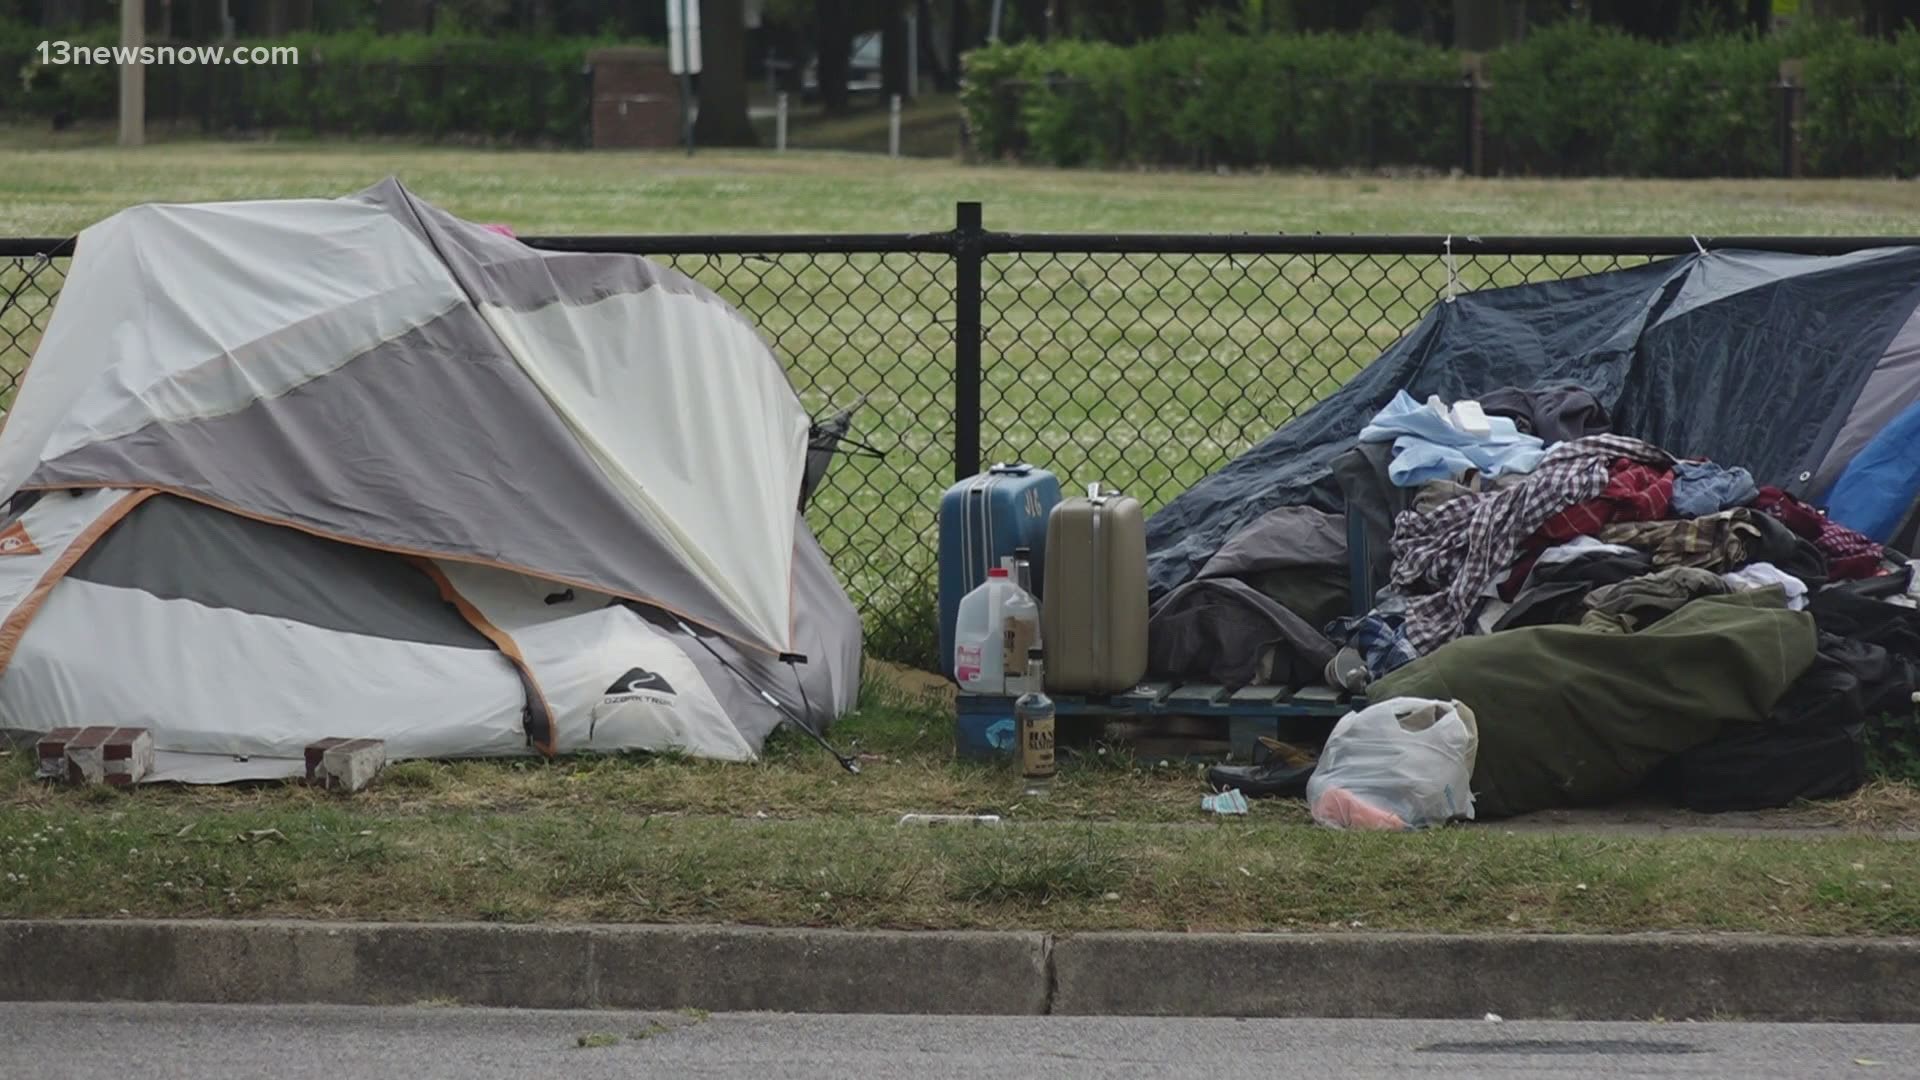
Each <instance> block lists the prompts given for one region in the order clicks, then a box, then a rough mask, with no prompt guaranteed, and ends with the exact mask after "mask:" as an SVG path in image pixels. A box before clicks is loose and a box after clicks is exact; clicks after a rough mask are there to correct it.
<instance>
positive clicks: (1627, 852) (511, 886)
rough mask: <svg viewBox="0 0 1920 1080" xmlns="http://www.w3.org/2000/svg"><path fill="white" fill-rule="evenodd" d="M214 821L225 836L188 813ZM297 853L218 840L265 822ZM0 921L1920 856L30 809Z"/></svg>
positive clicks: (1214, 888)
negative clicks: (192, 824)
mask: <svg viewBox="0 0 1920 1080" xmlns="http://www.w3.org/2000/svg"><path fill="white" fill-rule="evenodd" d="M189 821H201V822H205V823H207V824H209V825H211V829H210V830H209V838H208V839H193V838H182V837H179V836H177V835H176V834H177V833H178V832H179V830H180V827H181V825H182V824H184V823H187V822H189ZM263 825H264V826H269V827H273V828H278V829H280V830H281V831H282V832H284V833H286V835H287V836H288V837H289V842H288V843H286V844H275V845H243V844H237V843H234V842H232V841H230V840H225V839H222V838H223V837H227V836H232V835H237V834H239V833H241V832H243V831H245V830H247V829H250V828H259V827H261V826H263ZM0 867H4V868H5V872H4V873H0V915H3V916H6V917H16V918H40V917H54V916H60V917H111V916H114V915H121V914H125V915H134V916H154V917H208V916H246V917H268V916H295V917H320V918H366V919H497V920H504V921H516V922H521V921H527V922H530V921H604V922H623V921H636V922H649V923H662V922H714V921H727V922H738V923H749V924H758V925H769V926H825V927H848V928H868V927H898V928H924V927H960V928H1011V927H1039V928H1053V929H1062V930H1092V929H1161V930H1182V929H1195V930H1203V929H1204V930H1253V929H1302V930H1306V929H1362V928H1364V929H1376V930H1414V929H1421V930H1440V931H1460V930H1534V931H1621V930H1728V931H1731V930H1745V931H1760V932H1781V933H1784V932H1793V933H1811V934H1904V933H1911V932H1912V928H1913V927H1914V926H1915V925H1920V922H1917V920H1920V888H1916V887H1915V885H1914V882H1916V881H1920V848H1917V847H1916V846H1915V845H1913V844H1910V843H1901V842H1896V841H1889V840H1882V839H1876V838H1870V837H1857V836H1856V837H1836V838H1833V839H1823V840H1798V839H1784V838H1780V839H1776V838H1754V837H1737V838H1736V837H1685V838H1662V837H1634V838H1619V837H1596V836H1587V837H1581V836H1543V835H1525V834H1521V835H1507V834H1505V833H1502V832H1501V831H1499V830H1497V829H1449V830H1443V831H1437V832H1430V833H1425V834H1418V835H1365V834H1363V835H1352V834H1340V833H1334V832H1330V831H1326V830H1319V829H1314V828H1311V827H1305V826H1298V825H1284V824H1273V823H1270V822H1262V821H1260V820H1258V819H1256V820H1254V821H1250V822H1232V823H1222V824H1215V825H1203V826H1188V827H1177V828H1169V827H1164V826H1160V827H1156V826H1151V825H1141V824H1120V823H1109V824H1102V825H1093V826H1089V825H1085V824H1080V825H1072V824H1044V823H1043V824H1032V825H1025V826H1011V827H1008V828H1007V829H1005V830H989V829H977V830H952V831H946V832H941V831H937V830H926V829H912V828H898V827H895V826H893V825H891V824H890V823H888V822H886V821H882V820H874V819H873V818H870V817H856V818H851V819H847V820H822V819H807V820H798V821H767V822H752V821H737V820H726V819H717V818H670V817H662V816H657V815H656V816H648V815H643V814H637V813H630V812H625V811H621V810H617V809H600V808H596V809H591V810H585V811H570V812H559V811H554V810H546V809H543V810H533V811H518V812H515V813H510V814H507V813H487V814H473V813H453V812H447V811H436V812H431V813H426V814H421V815H416V816H411V817H409V818H407V819H405V820H404V821H396V820H394V819H393V818H392V817H391V816H388V815H384V814H381V813H378V812H375V811H371V810H365V809H360V808H357V807H354V808H344V809H341V810H337V811H333V812H326V811H320V810H315V809H313V808H306V807H300V808H291V807H282V808H276V809H271V810H262V811H255V812H249V813H219V814H207V813H205V812H201V811H193V810H189V809H186V808H183V807H178V806H166V805H146V806H141V807H139V808H138V809H137V812H136V811H135V810H133V809H131V808H129V809H119V810H111V809H98V808H71V809H61V810H46V809H34V810H25V811H19V812H15V813H10V814H9V815H7V818H6V820H5V822H4V823H0Z"/></svg>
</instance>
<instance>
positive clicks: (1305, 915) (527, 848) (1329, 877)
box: [0, 680, 1920, 1024]
mask: <svg viewBox="0 0 1920 1080" xmlns="http://www.w3.org/2000/svg"><path fill="white" fill-rule="evenodd" d="M836 735H837V737H838V738H840V739H842V740H844V741H846V742H847V743H849V744H850V745H851V746H853V747H854V748H855V749H856V750H857V751H858V752H859V753H861V754H862V755H863V756H864V757H865V762H864V764H865V768H866V772H865V774H864V775H863V776H860V777H857V778H856V777H849V776H847V775H845V774H844V773H842V772H841V771H840V770H839V768H838V766H837V765H835V764H834V763H833V762H832V761H830V760H829V759H827V758H826V757H825V755H823V754H821V753H820V752H819V751H818V750H817V749H816V748H814V747H812V746H811V745H810V744H807V743H804V742H802V741H800V740H798V739H795V738H790V737H785V736H782V737H779V738H776V739H775V740H774V741H773V743H772V744H771V745H770V747H769V752H768V754H767V756H766V759H765V760H764V761H763V762H761V763H758V764H755V765H750V766H740V765H722V764H714V763H702V762H695V761H687V760H664V759H657V758H646V757H601V758H584V759H572V760H563V761H555V762H539V761H520V762H461V763H455V764H444V763H431V762H411V763H402V764H399V765H396V766H395V767H393V769H391V770H390V771H389V772H388V773H387V774H386V775H385V776H384V777H383V778H382V779H381V780H380V781H379V782H378V783H377V784H376V785H375V786H374V787H373V788H372V789H370V790H368V791H367V792H364V793H362V794H360V795H358V796H355V797H353V798H351V799H342V798H337V797H333V796H330V795H327V794H326V793H323V792H316V791H313V790H311V789H307V788H304V787H292V786H254V787H214V788H185V787H165V786H150V787H142V788H139V789H136V790H133V791H131V792H118V791H115V792H111V793H108V794H102V795H96V794H94V793H93V792H91V791H75V790H73V789H68V788H63V787H56V786H51V785H44V784H41V783H40V782H38V781H35V780H33V779H32V777H31V773H30V763H29V761H28V755H25V754H19V753H15V754H11V755H8V756H6V757H3V758H0V918H46V917H114V916H120V915H129V916H151V917H248V918H253V917H299V918H340V919H428V920H431V919H462V920H482V921H494V922H510V923H525V922H547V921H593V922H647V923H676V922H679V923H697V922H736V923H748V924H757V925H768V926H823V927H847V928H870V927H895V928H909V929H910V928H927V927H959V928H969V927H973V928H1013V927H1038V928H1054V929H1063V930H1092V929H1166V930H1178V929H1211V930H1251V929H1281V930H1285V929H1301V930H1306V929H1315V930H1325V929H1360V928H1365V929H1383V930H1396V929H1397V930H1414V929H1423V930H1443V931H1444V930H1509V929H1510V930H1544V931H1563V930H1564V931H1616V930H1749V931H1760V932H1780V933H1785V932H1794V933H1815V934H1902V933H1910V932H1911V930H1912V927H1913V926H1915V925H1920V922H1916V920H1920V888H1916V887H1915V885H1914V883H1915V882H1920V845H1914V844H1912V843H1905V842H1900V841H1896V840H1891V839H1883V838H1880V837H1876V836H1873V835H1862V834H1858V833H1837V834H1834V835H1832V836H1823V837H1820V838H1815V839H1809V838H1806V837H1803V836H1766V835H1753V834H1748V835H1739V836H1701V835H1679V834H1673V835H1644V836H1642V835H1621V834H1617V833H1616V834H1590V835H1557V834H1545V833H1536V832H1528V831H1519V830H1516V831H1512V832H1509V831H1507V830H1504V829H1502V828H1500V827H1499V826H1498V825H1497V824H1496V825H1489V826H1478V827H1465V828H1455V829H1447V830H1441V831H1436V832H1430V833H1425V834H1419V835H1374V834H1346V833H1335V832H1331V831H1328V830H1324V829H1320V828H1317V827H1314V826H1312V825H1310V824H1308V822H1307V816H1306V813H1305V809H1304V807H1303V806H1302V804H1300V803H1298V802H1276V801H1256V802H1255V803H1254V804H1253V807H1252V813H1251V814H1250V815H1248V817H1246V818H1244V819H1224V820H1208V819H1205V818H1204V817H1203V815H1202V814H1201V813H1200V811H1199V799H1200V794H1201V791H1202V788H1203V785H1202V784H1201V782H1200V778H1199V777H1198V776H1197V775H1196V769H1195V767H1193V766H1167V767H1160V766H1159V765H1158V764H1157V763H1153V762H1147V763H1140V762H1136V761H1134V760H1133V759H1132V758H1131V757H1130V756H1129V755H1128V754H1126V752H1125V751H1124V749H1120V750H1114V751H1112V752H1110V753H1109V754H1107V755H1104V756H1101V755H1091V756H1088V757H1084V758H1081V759H1078V760H1076V761H1073V762H1071V763H1069V764H1068V765H1067V766H1066V767H1065V768H1064V770H1063V771H1062V773H1061V775H1060V777H1059V779H1058V780H1057V781H1056V784H1055V790H1054V792H1053V793H1052V795H1051V796H1050V797H1049V798H1046V799H1041V800H1028V799H1025V798H1024V797H1023V796H1022V787H1021V784H1020V782H1019V779H1018V777H1017V776H1016V775H1015V773H1014V771H1013V770H1012V769H1011V768H1010V767H1007V766H994V765H978V764H970V763H963V762H955V761H953V760H952V756H951V748H950V745H949V736H948V728H947V719H946V716H945V715H944V714H943V713H941V712H939V711H937V707H936V706H935V705H933V704H930V700H929V698H928V697H927V696H925V695H924V694H923V693H922V692H921V690H920V689H918V688H916V687H914V686H911V685H901V684H899V683H890V682H881V681H877V680H876V681H875V682H874V683H872V684H871V685H870V687H869V689H868V692H867V693H866V695H865V701H864V703H863V707H862V708H861V709H860V711H859V712H858V713H856V714H854V715H853V716H852V717H850V718H849V719H848V720H847V721H846V722H845V724H844V726H843V727H842V728H841V729H839V731H838V732H837V733H836ZM395 781H397V782H395ZM907 811H928V812H946V813H981V812H984V813H995V814H999V815H1001V816H1002V817H1003V818H1004V819H1006V821H1007V824H1006V825H1004V826H1003V827H1001V828H998V829H993V828H964V829H941V828H914V827H905V828H903V827H900V826H897V825H896V824H895V821H896V819H897V817H898V815H899V814H901V813H903V812H907ZM1784 816H1785V818H1786V819H1787V820H1788V821H1789V822H1791V823H1795V824H1802V825H1819V824H1836V825H1852V826H1856V827H1863V828H1865V827H1872V828H1887V829H1891V828H1913V827H1915V826H1916V824H1920V796H1916V794H1915V792H1914V790H1913V789H1912V788H1909V787H1906V786H1904V785H1898V784H1889V783H1881V784H1877V785H1874V786H1873V787H1872V788H1870V789H1868V790H1866V791H1863V792H1862V793H1860V794H1859V795H1857V796H1855V797H1854V798H1853V799H1849V800H1843V801H1839V802H1834V803H1826V804H1820V805H1818V806H1815V807H1809V808H1805V809H1802V810H1797V811H1790V812H1786V813H1785V814H1784ZM1704 820H1708V821H1710V820H1711V819H1704ZM1748 824H1749V825H1750V822H1748ZM690 1019H693V1020H696V1021H697V1020H698V1017H691V1018H690ZM662 1022H663V1023H669V1024H671V1023H674V1022H676V1021H675V1019H674V1018H667V1019H666V1020H663V1021H662Z"/></svg>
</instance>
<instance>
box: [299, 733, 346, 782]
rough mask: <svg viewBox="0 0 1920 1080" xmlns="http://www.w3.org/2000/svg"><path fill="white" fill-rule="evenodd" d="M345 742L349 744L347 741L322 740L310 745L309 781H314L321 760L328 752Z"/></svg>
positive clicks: (308, 757) (308, 755)
mask: <svg viewBox="0 0 1920 1080" xmlns="http://www.w3.org/2000/svg"><path fill="white" fill-rule="evenodd" d="M345 742H347V740H346V739H321V740H320V741H319V742H317V743H313V744H311V745H309V746H308V747H307V753H306V758H307V779H309V780H311V779H313V776H314V772H315V771H316V770H318V769H319V768H320V759H321V758H323V757H325V756H326V754H327V751H329V750H331V749H333V748H334V747H336V746H339V745H341V744H343V743H345Z"/></svg>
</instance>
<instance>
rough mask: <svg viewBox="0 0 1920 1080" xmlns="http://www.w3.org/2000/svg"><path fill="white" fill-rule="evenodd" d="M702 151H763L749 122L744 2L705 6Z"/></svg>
mask: <svg viewBox="0 0 1920 1080" xmlns="http://www.w3.org/2000/svg"><path fill="white" fill-rule="evenodd" d="M693 139H694V142H696V143H698V144H699V145H701V146H758V145H760V138H759V136H757V135H755V134H754V133H753V121H752V120H750V119H748V117H747V26H746V22H745V18H744V15H743V13H742V12H741V9H740V0H700V118H699V119H698V120H697V121H695V123H694V128H693Z"/></svg>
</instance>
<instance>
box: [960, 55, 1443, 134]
mask: <svg viewBox="0 0 1920 1080" xmlns="http://www.w3.org/2000/svg"><path fill="white" fill-rule="evenodd" d="M966 72H967V78H966V82H965V85H964V86H963V87H962V90H961V103H962V107H963V108H964V109H965V110H966V113H967V117H968V121H969V129H970V131H971V132H972V136H973V138H974V144H975V146H976V148H977V149H978V150H979V151H980V152H982V153H984V154H986V155H988V156H996V157H997V156H1005V155H1006V154H1008V153H1012V154H1016V155H1019V156H1026V157H1031V158H1033V159H1034V160H1039V161H1046V162H1050V163H1053V164H1059V165H1078V164H1114V163H1117V162H1121V161H1145V162H1156V163H1159V162H1171V163H1180V164H1214V163H1219V164H1230V165H1250V164H1263V163H1282V162H1285V163H1297V164H1304V165H1315V166H1325V167H1332V166H1337V165H1341V164H1347V163H1350V162H1352V161H1354V160H1356V159H1360V158H1365V157H1368V156H1370V151H1371V156H1376V157H1384V156H1393V155H1398V154H1409V155H1412V156H1413V157H1415V158H1423V157H1457V156H1458V148H1459V145H1460V133H1459V131H1458V130H1457V128H1455V129H1453V130H1448V129H1446V128H1445V127H1444V126H1436V125H1433V124H1431V123H1429V122H1428V121H1429V118H1430V116H1431V114H1432V104H1433V102H1435V101H1438V102H1440V103H1441V107H1442V108H1443V109H1446V110H1450V111H1449V112H1447V115H1453V116H1457V115H1459V114H1460V105H1459V96H1458V91H1457V90H1456V89H1455V88H1454V86H1455V84H1457V83H1458V82H1459V78H1460V68H1459V64H1458V63H1457V62H1456V61H1455V60H1454V59H1453V58H1452V56H1451V55H1450V54H1448V53H1447V52H1445V51H1443V50H1439V49H1433V48H1429V47H1427V46H1423V45H1421V44H1419V43H1417V42H1414V41H1410V40H1408V39H1406V38H1400V37H1396V36H1393V35H1391V34H1371V35H1361V36H1335V35H1300V36H1293V35H1266V36H1245V35H1230V34H1219V33H1213V34H1183V35H1176V36H1172V37H1164V38H1158V39H1155V40H1153V41H1150V42H1147V43H1144V44H1141V45H1137V46H1133V47H1131V48H1122V47H1120V46H1115V45H1107V44H1099V43H1090V42H1077V41H1073V42H1059V43H1053V44H1045V45H1042V44H1033V43H1026V44H1019V45H1009V46H997V45H996V46H988V47H987V48H985V49H979V50H975V51H973V52H971V53H968V54H967V57H966Z"/></svg>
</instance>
